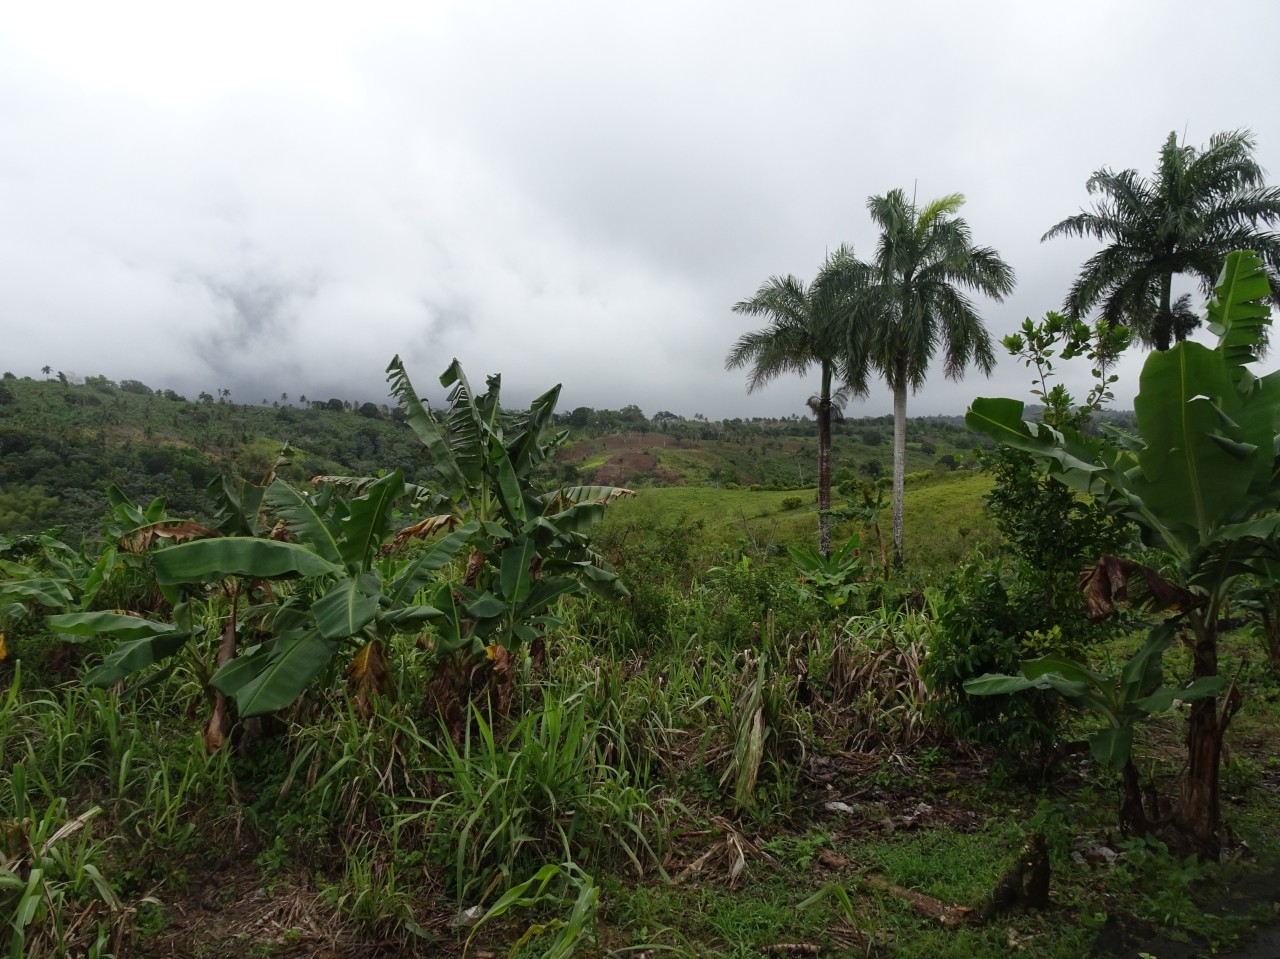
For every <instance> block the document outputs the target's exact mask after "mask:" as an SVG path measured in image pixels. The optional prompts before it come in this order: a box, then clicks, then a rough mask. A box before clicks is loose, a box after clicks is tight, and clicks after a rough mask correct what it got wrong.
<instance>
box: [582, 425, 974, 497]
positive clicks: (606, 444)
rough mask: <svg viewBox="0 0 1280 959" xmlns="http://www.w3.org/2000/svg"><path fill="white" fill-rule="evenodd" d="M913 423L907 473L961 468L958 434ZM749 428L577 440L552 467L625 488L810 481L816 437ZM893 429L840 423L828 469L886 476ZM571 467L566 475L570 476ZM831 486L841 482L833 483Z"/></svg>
mask: <svg viewBox="0 0 1280 959" xmlns="http://www.w3.org/2000/svg"><path fill="white" fill-rule="evenodd" d="M942 422H944V421H942V420H938V419H936V418H935V419H933V420H919V421H913V423H912V428H911V429H910V430H909V431H908V442H907V456H906V463H907V472H908V473H915V472H921V471H925V470H931V469H934V468H935V467H938V466H939V465H943V466H944V468H945V466H946V465H947V464H954V463H960V462H964V461H965V459H966V458H967V457H968V456H969V455H970V452H971V450H972V448H973V446H974V445H975V443H976V440H975V439H974V437H972V435H971V434H969V433H968V432H967V431H966V430H964V429H963V428H956V427H955V426H954V425H950V426H949V427H948V428H942V427H939V426H937V425H932V428H931V424H939V423H942ZM751 425H752V426H755V427H756V428H755V429H737V430H726V429H721V430H715V429H708V430H706V431H704V433H703V435H701V436H698V437H696V438H694V437H690V436H688V435H683V436H682V435H678V434H673V433H670V432H657V431H632V432H622V433H614V434H611V435H607V436H600V437H592V438H584V439H580V440H578V441H577V442H574V443H572V444H570V445H569V446H568V447H567V448H566V449H565V450H564V451H563V452H562V453H561V455H560V457H559V462H560V463H561V464H562V467H563V468H565V469H564V472H565V474H566V475H567V476H572V477H573V478H576V479H580V480H582V481H584V482H592V483H602V484H615V485H616V484H620V485H625V486H678V485H696V486H697V485H700V486H706V485H716V486H724V487H728V488H732V487H734V486H762V487H769V488H776V489H803V488H807V487H810V486H813V485H814V484H815V482H816V479H817V476H816V474H817V464H818V437H817V432H816V430H817V428H816V425H815V424H814V423H812V422H810V421H798V422H795V421H788V420H779V421H771V422H770V423H769V424H758V425H757V424H751ZM891 439H892V428H891V427H889V426H887V425H885V424H882V423H881V422H880V420H879V419H877V420H872V421H849V422H847V423H844V424H840V427H839V428H837V430H836V431H835V435H834V437H833V442H832V452H833V457H834V458H833V462H834V464H835V469H836V471H837V472H838V471H839V470H841V469H842V468H843V469H844V470H846V471H847V475H848V477H850V478H854V479H859V480H864V479H875V478H876V477H879V476H886V475H888V474H889V473H890V472H891V471H892V468H893V447H892V442H891ZM569 468H571V469H569ZM836 482H837V483H839V482H840V477H837V479H836Z"/></svg>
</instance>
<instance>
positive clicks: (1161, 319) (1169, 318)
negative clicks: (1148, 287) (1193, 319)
mask: <svg viewBox="0 0 1280 959" xmlns="http://www.w3.org/2000/svg"><path fill="white" fill-rule="evenodd" d="M1151 345H1152V346H1154V347H1155V348H1156V349H1157V350H1167V349H1169V347H1170V346H1172V345H1173V274H1172V273H1166V274H1165V275H1164V276H1163V277H1161V279H1160V309H1159V311H1158V312H1157V313H1156V315H1155V319H1154V320H1152V322H1151Z"/></svg>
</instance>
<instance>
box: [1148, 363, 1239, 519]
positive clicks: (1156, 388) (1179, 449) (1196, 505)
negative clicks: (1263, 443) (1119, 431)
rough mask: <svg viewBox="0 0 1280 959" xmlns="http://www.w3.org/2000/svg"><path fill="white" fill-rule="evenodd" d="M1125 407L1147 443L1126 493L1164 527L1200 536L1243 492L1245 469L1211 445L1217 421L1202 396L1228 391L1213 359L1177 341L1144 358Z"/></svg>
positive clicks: (1228, 385) (1222, 367)
mask: <svg viewBox="0 0 1280 959" xmlns="http://www.w3.org/2000/svg"><path fill="white" fill-rule="evenodd" d="M1139 382H1140V389H1139V392H1138V395H1137V396H1136V397H1134V400H1133V408H1134V412H1135V413H1136V414H1137V418H1138V429H1139V430H1140V431H1141V433H1142V436H1143V438H1144V439H1145V440H1146V441H1147V446H1146V449H1145V450H1143V452H1142V453H1140V454H1139V456H1138V461H1139V465H1140V466H1141V469H1142V475H1141V478H1136V477H1135V481H1134V483H1133V491H1134V492H1135V493H1137V494H1138V495H1139V496H1140V497H1141V498H1142V500H1143V502H1144V503H1145V504H1146V506H1147V508H1148V509H1149V510H1151V512H1152V513H1154V514H1155V515H1156V516H1159V517H1160V518H1161V519H1162V521H1163V523H1164V524H1165V525H1166V526H1172V525H1174V524H1181V525H1183V526H1186V527H1187V528H1189V529H1190V530H1195V531H1198V532H1199V533H1201V534H1206V533H1208V532H1209V531H1210V530H1211V529H1212V528H1213V526H1215V525H1216V524H1217V523H1218V522H1219V521H1220V520H1222V519H1223V518H1224V517H1225V516H1227V515H1228V513H1229V512H1230V511H1231V509H1232V507H1233V506H1234V505H1235V503H1236V502H1237V500H1239V499H1240V498H1241V497H1242V496H1243V495H1244V494H1245V492H1246V491H1247V490H1248V488H1249V485H1250V482H1251V479H1252V475H1251V474H1252V469H1251V468H1241V467H1240V465H1239V463H1240V461H1239V460H1238V459H1237V458H1236V457H1235V456H1234V455H1233V454H1231V453H1229V452H1227V451H1226V450H1224V449H1223V448H1222V447H1221V446H1220V445H1219V444H1218V443H1216V442H1215V441H1214V440H1213V438H1212V437H1213V435H1214V434H1216V433H1218V432H1219V431H1220V430H1221V428H1222V427H1221V423H1220V421H1219V418H1218V416H1217V413H1216V411H1215V408H1214V404H1213V403H1212V402H1211V401H1210V399H1209V398H1210V397H1222V396H1224V395H1225V394H1226V393H1227V392H1228V391H1230V390H1231V389H1232V385H1231V381H1230V379H1229V378H1228V376H1227V370H1226V366H1225V365H1224V363H1223V361H1222V357H1221V355H1219V354H1218V353H1216V352H1214V351H1213V350H1210V349H1208V348H1207V347H1204V346H1202V345H1200V344H1199V343H1194V342H1189V341H1188V342H1183V343H1179V344H1178V345H1177V346H1175V347H1173V349H1171V350H1166V351H1164V352H1159V351H1157V352H1155V353H1152V354H1151V355H1150V356H1148V357H1147V361H1146V363H1145V364H1144V365H1143V368H1142V376H1141V378H1140V380H1139Z"/></svg>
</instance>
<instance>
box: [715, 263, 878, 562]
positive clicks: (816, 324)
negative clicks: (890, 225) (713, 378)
mask: <svg viewBox="0 0 1280 959" xmlns="http://www.w3.org/2000/svg"><path fill="white" fill-rule="evenodd" d="M862 272H865V267H863V266H862V265H861V264H859V262H858V261H857V260H856V259H855V258H854V255H853V250H852V249H851V248H850V247H848V246H841V247H840V248H839V249H838V250H836V251H835V252H834V253H832V254H831V255H830V256H828V257H827V260H826V263H825V264H824V265H823V267H822V270H821V271H820V272H819V273H818V276H817V278H816V279H815V280H814V282H813V283H812V284H811V285H809V286H808V287H806V286H805V285H804V283H803V282H802V281H800V280H798V279H796V278H795V277H794V276H790V275H788V276H784V277H780V276H773V277H770V278H769V279H768V280H767V281H766V282H765V283H764V285H763V286H761V287H760V289H759V290H757V291H756V294H755V296H753V297H751V298H750V299H747V300H742V301H740V302H738V303H736V304H734V307H733V310H734V312H735V313H742V314H744V315H746V316H764V317H767V318H768V319H769V325H768V326H766V327H765V328H764V329H761V330H756V331H754V332H752V333H746V334H744V335H743V336H742V337H740V338H739V339H738V341H737V342H736V343H735V344H734V345H733V349H732V350H730V351H729V355H728V357H726V358H725V368H726V369H730V370H733V369H740V368H742V367H749V368H750V373H749V375H748V377H747V392H748V393H754V392H755V391H756V390H758V389H762V388H763V387H765V386H766V385H768V384H769V383H770V382H771V381H772V380H774V379H775V378H776V377H778V376H780V375H782V374H783V373H796V374H799V375H802V376H803V375H804V374H805V373H807V372H808V371H809V367H810V366H812V365H816V366H817V367H818V377H819V379H818V382H819V385H818V392H817V393H815V394H814V395H813V396H811V397H809V400H808V406H809V409H810V410H812V411H813V413H814V415H815V416H816V417H817V420H818V549H819V551H820V552H821V553H822V555H823V556H830V555H831V517H830V514H829V512H828V511H829V510H830V509H831V421H832V418H833V416H834V415H838V413H839V411H840V410H841V409H842V408H843V407H844V404H845V402H846V400H847V399H848V397H849V395H850V394H859V395H861V394H865V393H866V391H867V382H866V366H865V364H861V363H851V362H850V353H849V347H850V343H851V342H858V339H857V338H856V337H851V333H850V324H852V323H853V322H854V321H855V315H854V314H853V313H852V312H851V311H850V310H849V308H848V303H849V300H850V297H851V296H852V294H853V291H854V290H856V287H857V277H858V276H859V275H861V273H862Z"/></svg>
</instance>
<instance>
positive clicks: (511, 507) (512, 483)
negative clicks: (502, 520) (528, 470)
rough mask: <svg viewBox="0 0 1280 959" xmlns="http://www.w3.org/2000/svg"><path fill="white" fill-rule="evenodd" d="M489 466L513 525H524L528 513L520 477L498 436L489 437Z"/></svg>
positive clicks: (504, 509)
mask: <svg viewBox="0 0 1280 959" xmlns="http://www.w3.org/2000/svg"><path fill="white" fill-rule="evenodd" d="M489 468H490V469H491V470H492V471H493V475H494V479H496V480H497V493H498V499H499V500H500V501H501V503H502V507H503V511H504V512H505V513H506V514H507V516H508V518H509V520H510V522H511V525H513V526H521V525H523V524H524V521H525V519H526V517H527V516H528V513H527V511H526V510H525V504H524V495H523V494H522V493H521V490H520V477H519V476H517V475H516V470H515V467H514V466H512V465H511V460H510V458H509V457H508V456H507V451H506V450H505V449H504V448H503V446H502V443H501V441H500V440H499V439H498V437H496V436H493V437H490V439H489Z"/></svg>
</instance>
